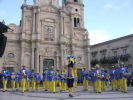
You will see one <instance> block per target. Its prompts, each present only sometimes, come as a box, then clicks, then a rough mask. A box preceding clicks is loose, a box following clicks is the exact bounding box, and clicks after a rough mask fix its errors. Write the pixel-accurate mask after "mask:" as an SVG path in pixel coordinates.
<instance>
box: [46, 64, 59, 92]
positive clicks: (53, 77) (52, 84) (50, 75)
mask: <svg viewBox="0 0 133 100" xmlns="http://www.w3.org/2000/svg"><path fill="white" fill-rule="evenodd" d="M56 75H57V73H56V71H55V70H54V66H52V67H51V70H50V71H49V72H48V81H49V84H50V92H53V93H54V94H55V92H56V87H55V82H56Z"/></svg>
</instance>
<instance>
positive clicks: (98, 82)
mask: <svg viewBox="0 0 133 100" xmlns="http://www.w3.org/2000/svg"><path fill="white" fill-rule="evenodd" d="M94 73H95V76H96V81H95V82H94V87H95V91H96V93H101V92H102V90H101V69H100V68H99V65H98V64H96V66H95V69H94Z"/></svg>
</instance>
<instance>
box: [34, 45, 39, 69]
mask: <svg viewBox="0 0 133 100" xmlns="http://www.w3.org/2000/svg"><path fill="white" fill-rule="evenodd" d="M39 47H40V44H39V43H36V60H35V69H36V71H37V72H39Z"/></svg>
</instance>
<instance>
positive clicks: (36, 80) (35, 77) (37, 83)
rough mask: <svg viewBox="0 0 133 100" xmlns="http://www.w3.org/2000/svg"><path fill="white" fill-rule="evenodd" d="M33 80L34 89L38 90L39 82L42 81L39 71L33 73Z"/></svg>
mask: <svg viewBox="0 0 133 100" xmlns="http://www.w3.org/2000/svg"><path fill="white" fill-rule="evenodd" d="M34 80H35V82H36V90H37V91H39V90H40V82H41V81H42V78H41V76H40V74H39V73H35V74H34Z"/></svg>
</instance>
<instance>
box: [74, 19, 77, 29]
mask: <svg viewBox="0 0 133 100" xmlns="http://www.w3.org/2000/svg"><path fill="white" fill-rule="evenodd" d="M74 27H77V21H76V18H74Z"/></svg>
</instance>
